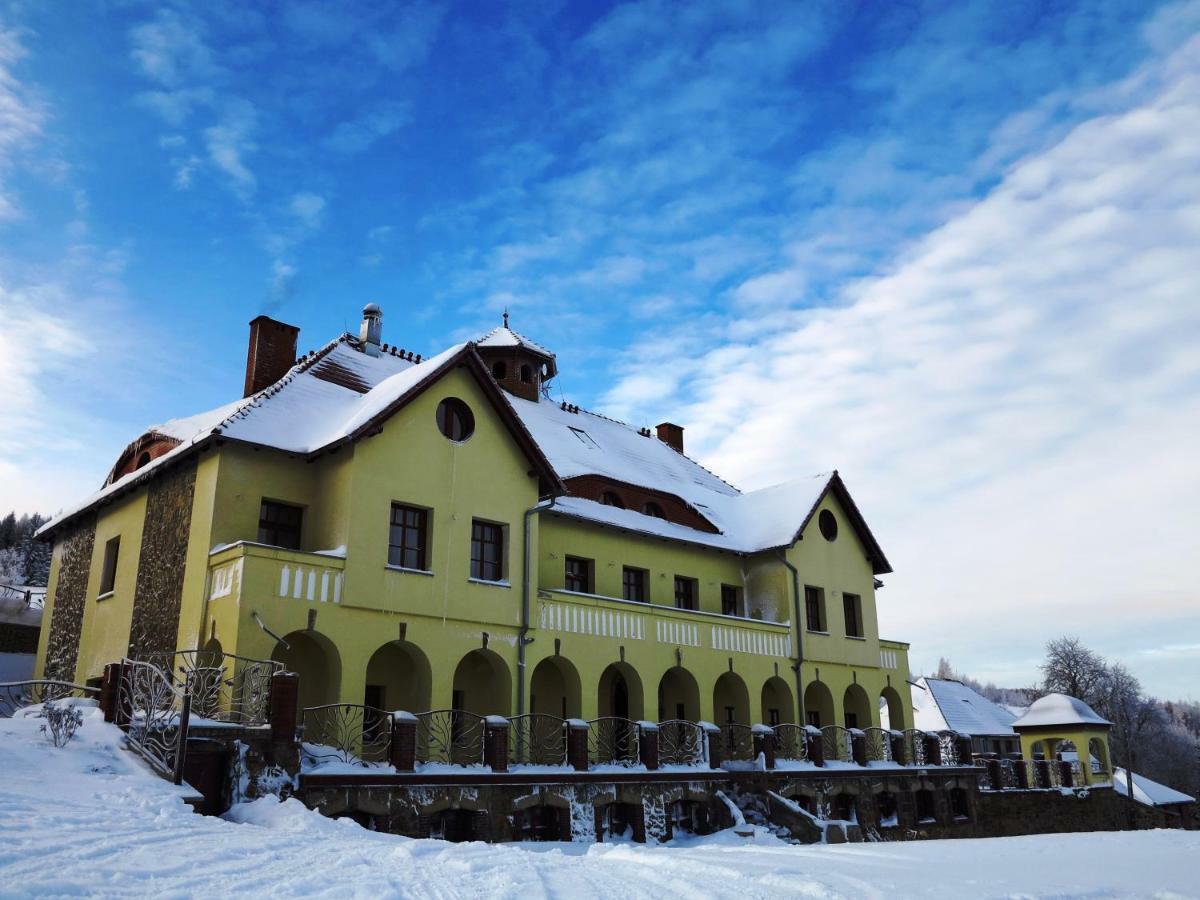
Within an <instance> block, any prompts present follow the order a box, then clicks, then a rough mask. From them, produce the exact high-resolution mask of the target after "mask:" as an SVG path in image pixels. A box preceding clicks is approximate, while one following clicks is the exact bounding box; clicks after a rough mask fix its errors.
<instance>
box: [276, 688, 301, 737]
mask: <svg viewBox="0 0 1200 900" xmlns="http://www.w3.org/2000/svg"><path fill="white" fill-rule="evenodd" d="M299 699H300V676H299V675H297V674H296V673H295V672H276V673H275V674H274V675H272V676H271V694H270V714H271V741H272V743H276V744H282V743H289V744H290V743H292V742H293V741H295V740H296V708H297V705H298V703H299Z"/></svg>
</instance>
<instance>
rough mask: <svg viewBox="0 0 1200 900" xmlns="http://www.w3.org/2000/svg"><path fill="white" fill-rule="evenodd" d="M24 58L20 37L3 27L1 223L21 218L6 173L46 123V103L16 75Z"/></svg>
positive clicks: (0, 39)
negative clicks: (33, 94)
mask: <svg viewBox="0 0 1200 900" xmlns="http://www.w3.org/2000/svg"><path fill="white" fill-rule="evenodd" d="M24 56H25V48H24V47H23V46H22V44H21V42H20V40H19V38H18V37H17V35H16V34H15V33H14V32H12V31H7V30H5V29H3V28H0V221H3V220H5V219H15V218H17V217H18V216H20V207H19V205H18V203H17V201H16V199H15V198H14V197H12V196H11V195H10V194H9V192H8V190H7V189H6V187H5V184H4V175H5V174H6V170H7V169H8V167H9V166H10V165H11V163H12V160H13V158H14V156H15V155H16V154H17V153H19V152H20V151H22V150H24V149H26V148H28V147H29V146H30V145H32V144H33V143H34V141H36V139H37V138H39V137H40V136H41V134H42V129H43V127H44V126H45V122H46V111H45V109H44V107H43V106H42V104H41V103H40V102H39V101H38V100H37V99H36V98H35V97H34V96H32V95H31V93H30V91H29V89H28V88H27V87H26V86H25V85H23V84H22V83H21V82H20V81H19V80H18V78H17V77H16V75H15V74H13V69H14V68H15V67H16V65H17V64H18V63H19V62H20V61H21V59H22V58H24Z"/></svg>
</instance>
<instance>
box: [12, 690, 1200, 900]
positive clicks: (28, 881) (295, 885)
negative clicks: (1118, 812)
mask: <svg viewBox="0 0 1200 900" xmlns="http://www.w3.org/2000/svg"><path fill="white" fill-rule="evenodd" d="M90 713H91V715H89V716H88V717H87V718H86V719H85V721H84V724H83V727H82V728H81V729H80V731H79V733H78V734H77V736H76V738H75V740H74V741H73V742H72V743H70V744H69V745H68V746H67V747H66V748H64V749H62V750H55V749H54V748H53V747H51V746H50V744H49V742H48V741H47V740H46V739H45V738H44V737H43V736H42V735H41V734H40V732H39V725H40V721H39V720H37V719H32V718H26V719H12V720H0V897H26V896H30V897H32V896H37V897H46V896H60V895H72V896H122V897H142V898H144V897H153V896H162V895H168V896H212V897H225V896H231V895H254V896H328V897H339V898H341V897H347V896H352V897H383V896H400V897H424V896H433V897H488V898H492V897H520V898H522V900H532V898H537V897H588V896H598V897H622V898H626V897H646V898H661V897H688V898H695V897H738V898H748V897H779V896H806V897H880V898H884V897H886V898H888V900H894V898H896V897H955V898H959V897H1007V896H1016V895H1019V896H1023V897H1082V896H1088V897H1133V896H1144V897H1149V896H1197V893H1196V892H1197V884H1196V878H1195V860H1196V859H1197V858H1200V833H1196V832H1191V833H1188V832H1167V831H1157V832H1141V833H1135V834H1076V835H1057V836H1049V837H1028V838H1004V839H992V840H961V841H927V842H914V843H903V844H860V845H844V846H838V847H829V846H812V847H799V846H794V845H788V844H783V843H781V842H779V841H777V840H776V839H775V838H773V837H771V836H769V835H767V834H765V833H761V832H760V833H758V834H756V836H755V837H754V839H753V840H750V839H745V838H739V837H737V836H735V835H734V834H732V832H724V833H721V834H717V835H713V836H711V837H708V838H698V839H691V840H681V841H677V842H673V843H672V844H670V845H665V846H659V847H649V846H639V845H634V844H629V843H617V844H608V845H584V844H510V845H487V844H447V843H443V842H441V841H418V840H409V839H406V838H400V837H395V836H392V835H386V834H376V833H373V832H369V831H365V830H363V829H362V828H360V827H359V826H357V825H355V824H353V823H352V822H350V821H349V820H340V821H333V820H329V819H325V818H322V817H321V816H319V815H317V814H316V813H311V812H309V811H308V810H306V809H305V808H304V807H303V806H302V805H301V804H300V803H299V802H298V801H296V800H289V801H287V802H285V803H282V804H280V803H278V802H276V801H275V800H273V799H266V800H259V801H256V802H255V803H251V804H245V805H243V806H240V807H237V808H235V810H234V811H233V812H232V813H231V814H230V815H229V816H228V817H227V820H221V819H212V818H205V817H202V816H199V815H195V814H193V813H191V812H190V811H189V809H188V808H187V807H186V806H185V805H184V803H183V800H182V798H181V791H180V789H178V788H174V787H172V786H170V785H168V784H166V783H165V782H163V781H160V780H158V779H157V778H155V777H154V776H152V775H150V774H149V773H148V772H147V771H146V770H145V769H144V768H143V767H142V766H141V765H140V764H139V763H138V762H137V761H136V759H135V758H134V757H132V756H131V755H130V754H128V753H126V752H124V751H122V750H120V749H119V746H118V740H119V732H117V731H116V730H115V729H114V728H112V726H108V725H105V724H104V722H103V720H102V719H101V718H100V717H99V715H98V713H97V712H96V711H95V710H90Z"/></svg>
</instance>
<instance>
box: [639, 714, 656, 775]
mask: <svg viewBox="0 0 1200 900" xmlns="http://www.w3.org/2000/svg"><path fill="white" fill-rule="evenodd" d="M637 727H638V756H639V757H640V759H641V762H642V765H643V766H645V767H646V769H647V770H648V771H651V772H653V771H655V770H656V769H658V725H657V724H655V723H654V722H646V721H641V722H638V723H637Z"/></svg>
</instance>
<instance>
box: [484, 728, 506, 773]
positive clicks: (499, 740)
mask: <svg viewBox="0 0 1200 900" xmlns="http://www.w3.org/2000/svg"><path fill="white" fill-rule="evenodd" d="M483 764H484V765H485V766H491V768H492V771H493V772H507V771H508V719H506V718H504V716H488V717H487V718H486V719H484V720H483Z"/></svg>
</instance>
